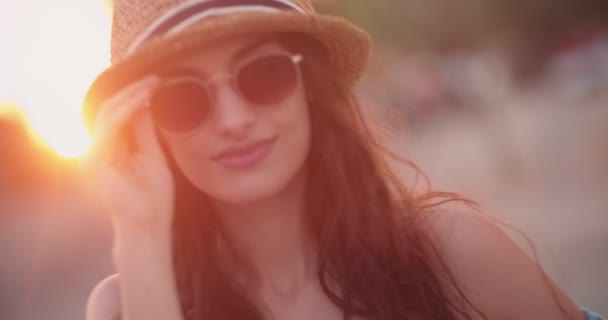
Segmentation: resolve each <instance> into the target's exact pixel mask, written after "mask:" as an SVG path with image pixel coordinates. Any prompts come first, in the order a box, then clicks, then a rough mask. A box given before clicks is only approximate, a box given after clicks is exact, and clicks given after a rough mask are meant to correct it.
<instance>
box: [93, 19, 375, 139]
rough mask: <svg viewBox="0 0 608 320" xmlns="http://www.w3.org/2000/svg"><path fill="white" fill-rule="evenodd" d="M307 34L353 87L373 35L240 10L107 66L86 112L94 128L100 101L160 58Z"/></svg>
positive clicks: (336, 24)
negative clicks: (256, 37)
mask: <svg viewBox="0 0 608 320" xmlns="http://www.w3.org/2000/svg"><path fill="white" fill-rule="evenodd" d="M274 32H276V33H303V34H306V35H308V36H310V37H312V38H313V39H315V40H318V41H319V42H320V43H321V44H322V45H324V46H325V47H326V48H327V52H328V54H329V55H330V61H331V65H332V67H334V68H335V69H334V70H331V71H332V72H334V73H335V76H336V77H337V79H338V81H339V83H341V84H342V85H344V86H345V87H348V88H352V86H354V84H355V83H356V82H357V80H358V79H359V78H360V77H361V75H362V73H363V72H364V70H365V69H366V68H367V65H368V61H369V56H370V51H371V39H370V37H369V35H368V34H367V33H366V32H365V31H363V30H361V29H359V28H358V27H356V26H354V25H353V24H351V23H350V22H348V21H346V20H344V19H342V18H339V17H333V16H323V15H317V14H314V15H312V14H300V13H290V12H285V13H278V14H277V13H240V14H233V15H229V16H224V17H217V18H212V19H209V20H203V21H201V22H199V23H197V24H194V25H192V26H191V27H189V28H188V29H186V30H184V31H182V32H180V33H178V34H175V35H171V36H167V37H160V38H158V39H154V40H152V41H150V42H149V43H147V44H145V45H144V46H142V47H141V48H139V49H137V51H136V52H135V53H133V54H131V55H129V56H128V57H126V58H124V59H122V60H120V61H118V62H115V63H114V64H113V65H112V66H111V67H109V68H108V69H106V70H105V71H103V72H102V73H101V74H100V75H99V76H98V77H97V78H96V79H95V80H94V81H93V83H92V85H91V86H90V88H89V90H88V92H87V95H86V97H85V100H84V105H83V117H84V121H85V124H86V126H87V128H88V129H89V130H91V128H92V127H93V124H94V122H95V118H96V114H97V112H98V109H99V105H100V103H102V102H103V101H104V100H106V99H107V98H108V97H110V96H111V95H113V94H115V93H116V92H117V91H119V90H120V89H121V88H123V87H125V86H126V85H128V84H129V83H131V82H133V81H135V80H137V79H139V78H141V77H143V76H145V75H146V74H147V73H148V72H150V70H151V68H152V67H153V66H155V65H157V64H158V63H160V62H162V61H164V60H166V59H168V58H170V57H172V56H174V55H176V54H179V53H180V52H183V51H187V50H190V49H194V48H197V47H200V46H204V45H205V44H208V43H210V42H212V41H214V40H218V39H221V38H224V37H229V36H234V35H240V34H252V33H253V34H255V33H274Z"/></svg>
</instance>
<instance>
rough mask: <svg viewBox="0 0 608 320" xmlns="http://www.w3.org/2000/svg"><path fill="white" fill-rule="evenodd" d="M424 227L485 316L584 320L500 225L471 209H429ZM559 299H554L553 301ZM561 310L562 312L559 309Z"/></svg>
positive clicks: (446, 262) (574, 306)
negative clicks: (533, 315) (534, 315)
mask: <svg viewBox="0 0 608 320" xmlns="http://www.w3.org/2000/svg"><path fill="white" fill-rule="evenodd" d="M423 221H424V224H423V225H424V226H425V228H426V230H428V232H429V235H430V239H431V240H432V241H433V243H434V245H435V246H436V249H437V252H438V253H439V256H440V258H441V260H440V261H441V262H443V266H445V267H446V268H447V269H448V270H449V272H451V273H452V275H453V276H454V278H455V280H456V282H457V283H458V284H459V287H460V289H461V290H463V293H464V294H465V295H466V296H467V298H468V299H469V300H470V302H471V303H472V304H473V305H474V306H476V307H478V308H479V310H480V311H482V312H483V313H484V314H486V316H487V317H488V318H489V319H524V318H527V317H529V315H531V314H536V315H542V316H541V317H539V318H542V319H562V317H563V316H564V312H565V313H566V314H568V315H570V318H571V319H584V315H583V312H582V311H581V309H580V308H579V307H578V306H577V305H576V304H575V303H574V302H573V301H572V299H570V298H569V297H568V296H567V295H566V294H565V293H564V292H563V291H562V290H561V289H560V288H559V286H558V285H557V284H556V283H555V282H553V281H552V280H551V279H550V278H549V276H548V275H547V274H546V273H545V272H544V271H543V269H542V268H541V267H540V265H539V264H538V263H537V261H536V260H535V259H534V258H532V257H531V256H530V255H529V254H527V253H526V252H525V251H524V250H523V249H522V248H521V247H520V246H519V245H518V244H517V243H516V242H515V241H513V239H512V238H511V237H510V236H509V235H508V234H507V233H506V232H505V231H504V229H503V228H502V226H501V225H502V223H500V222H498V221H497V220H495V219H492V218H490V217H489V216H486V215H483V214H481V213H477V212H475V211H472V210H451V211H450V210H443V211H439V210H436V211H433V212H429V213H428V215H426V216H425V218H424V220H423ZM558 301H559V303H558ZM562 308H563V311H562Z"/></svg>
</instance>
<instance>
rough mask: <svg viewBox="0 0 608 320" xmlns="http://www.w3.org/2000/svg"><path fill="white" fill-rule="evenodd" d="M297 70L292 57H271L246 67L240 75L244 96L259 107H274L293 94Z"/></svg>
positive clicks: (241, 89) (239, 79)
mask: <svg viewBox="0 0 608 320" xmlns="http://www.w3.org/2000/svg"><path fill="white" fill-rule="evenodd" d="M297 77H298V75H297V70H296V66H295V65H294V63H293V61H292V60H291V58H290V57H288V56H285V55H271V56H267V57H262V58H259V59H257V60H255V61H253V62H251V63H249V64H248V65H246V66H244V67H243V68H242V69H241V71H240V72H239V75H238V79H237V81H238V86H239V90H240V91H241V93H242V94H243V96H244V97H245V98H246V99H247V100H249V101H251V102H253V103H255V104H257V105H273V104H277V103H279V102H281V101H282V100H283V99H285V98H286V97H287V96H289V95H290V94H292V93H293V90H294V89H295V87H296V84H297V81H298V79H297Z"/></svg>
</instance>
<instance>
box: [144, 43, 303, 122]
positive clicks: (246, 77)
mask: <svg viewBox="0 0 608 320" xmlns="http://www.w3.org/2000/svg"><path fill="white" fill-rule="evenodd" d="M300 62H302V55H300V54H289V53H287V52H284V53H280V52H279V53H268V54H265V55H262V56H259V57H257V58H254V59H252V60H251V61H249V62H246V63H244V64H242V65H239V66H238V67H237V68H236V69H235V70H234V71H233V73H232V74H229V75H218V76H216V77H213V78H210V79H204V78H203V77H202V76H201V75H200V74H199V73H197V72H196V71H194V70H187V69H180V70H173V71H171V72H170V73H167V74H165V75H164V76H165V78H166V79H167V80H166V81H165V83H164V84H163V86H161V88H159V89H158V90H156V91H155V92H154V94H153V95H152V97H151V98H150V101H149V107H150V110H151V112H152V116H153V118H154V120H155V122H156V123H157V124H158V125H159V126H160V127H162V128H163V129H165V130H167V131H170V132H176V133H183V132H188V131H191V130H193V129H195V128H196V127H198V126H199V125H200V124H201V123H203V121H204V120H205V119H206V117H207V115H208V114H209V111H210V110H211V108H212V107H214V103H215V100H216V97H215V96H216V91H215V90H214V88H213V86H212V85H211V84H212V82H215V81H216V80H218V79H219V78H222V79H223V78H228V79H229V80H230V81H231V84H232V87H233V88H234V90H236V92H238V93H239V94H240V95H241V97H242V98H244V99H245V100H246V101H247V102H249V103H251V104H252V105H254V106H259V107H266V106H273V105H277V104H279V103H280V102H282V101H283V100H284V99H286V98H287V97H289V96H290V95H291V94H293V92H294V91H295V89H296V87H297V84H298V79H299V73H298V67H297V66H298V65H299V64H300Z"/></svg>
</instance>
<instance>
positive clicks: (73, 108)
mask: <svg viewBox="0 0 608 320" xmlns="http://www.w3.org/2000/svg"><path fill="white" fill-rule="evenodd" d="M108 3H109V1H108V0H102V1H100V0H18V1H2V2H0V12H2V19H0V43H2V50H0V70H1V71H0V105H1V104H2V102H5V103H10V104H13V105H16V106H18V107H19V108H20V109H21V111H22V112H23V114H24V115H25V118H26V119H27V122H28V126H29V127H30V128H29V129H30V130H31V131H32V133H33V134H34V136H36V137H37V139H38V140H40V142H42V143H45V144H47V145H49V146H50V147H51V148H52V149H53V150H55V151H56V152H57V153H59V154H60V155H62V156H64V157H67V158H72V157H77V156H79V155H80V154H82V153H83V152H84V151H86V149H87V148H88V146H89V144H90V139H91V138H90V136H89V135H88V133H87V132H86V130H85V128H84V123H83V121H82V117H81V106H82V100H83V98H84V95H85V94H86V91H87V89H88V86H89V85H90V84H91V82H92V81H93V79H94V78H95V76H96V75H97V74H98V73H99V72H100V71H102V70H103V69H104V68H106V67H107V66H108V64H109V39H110V15H109V12H108V10H107V9H108ZM0 114H1V112H0Z"/></svg>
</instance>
